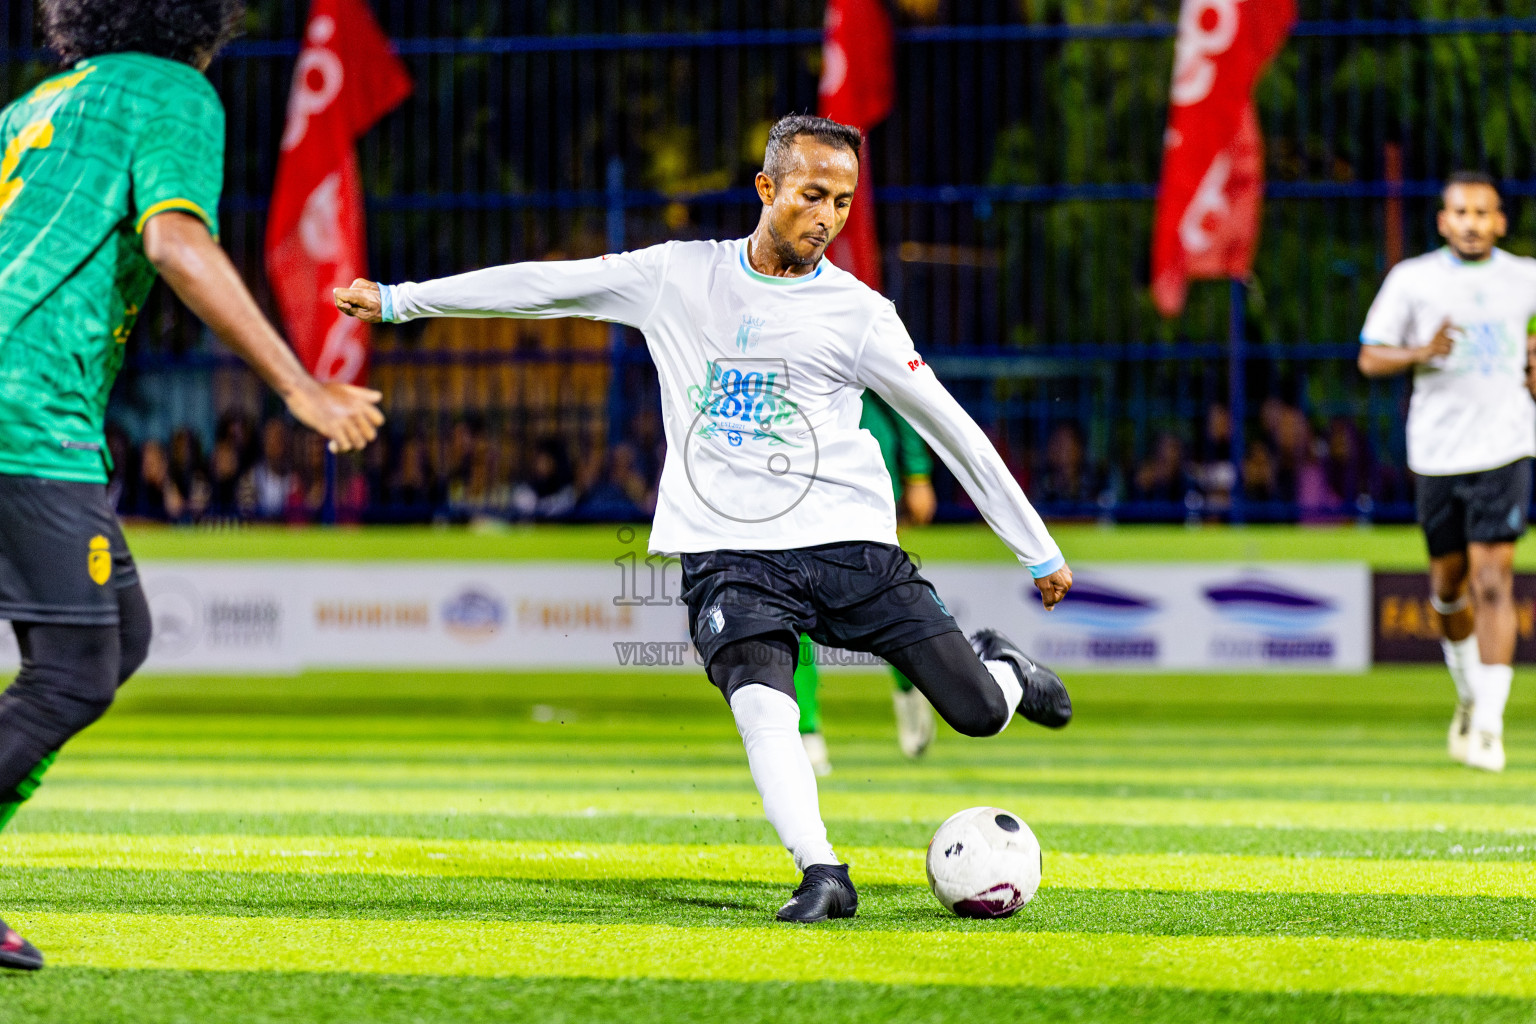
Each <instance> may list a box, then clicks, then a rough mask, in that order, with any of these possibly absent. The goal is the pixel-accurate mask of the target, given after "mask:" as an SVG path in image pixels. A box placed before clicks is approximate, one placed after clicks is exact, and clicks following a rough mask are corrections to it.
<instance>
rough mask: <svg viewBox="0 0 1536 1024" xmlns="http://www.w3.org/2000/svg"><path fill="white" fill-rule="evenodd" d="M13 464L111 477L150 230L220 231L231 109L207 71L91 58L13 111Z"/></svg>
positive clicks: (7, 364) (8, 243)
mask: <svg viewBox="0 0 1536 1024" xmlns="http://www.w3.org/2000/svg"><path fill="white" fill-rule="evenodd" d="M0 154H3V155H0V473H9V474H15V475H22V476H39V477H47V478H50V479H54V480H73V481H79V482H84V483H99V482H104V481H105V480H106V478H107V476H106V464H105V443H104V441H103V437H102V427H103V419H104V417H105V415H106V408H107V395H108V393H109V392H110V391H111V390H112V382H113V381H114V380H115V379H116V378H117V373H118V370H119V369H121V368H122V365H123V347H124V342H125V341H126V339H127V337H128V332H129V331H130V330H131V329H132V328H133V322H134V318H135V317H136V316H137V315H138V312H139V308H140V307H141V306H142V305H143V304H144V300H145V297H146V296H147V295H148V294H149V289H150V286H151V285H152V284H153V283H154V280H155V268H154V265H153V264H151V263H150V262H149V260H148V259H146V258H145V256H144V241H143V237H142V235H143V231H144V225H145V224H146V223H147V222H148V221H149V219H150V218H151V217H153V216H154V215H155V214H157V213H160V212H162V211H165V210H184V211H186V212H188V213H191V214H194V215H196V216H198V217H201V218H202V219H203V220H204V221H205V222H206V223H207V225H208V229H209V230H210V231H212V232H213V233H214V234H217V233H218V222H217V220H216V211H217V208H218V203H219V191H220V188H221V186H222V183H223V177H224V108H223V107H222V105H221V104H220V103H219V97H218V95H217V94H216V93H215V92H214V91H213V87H212V86H211V85H209V84H208V80H207V79H206V78H204V77H203V75H202V74H201V73H200V72H198V71H197V70H196V69H195V68H192V67H190V66H189V65H186V64H181V63H178V62H176V61H172V60H165V59H163V58H160V57H153V56H150V55H148V54H144V53H114V54H108V55H104V56H100V57H93V58H91V59H89V60H84V61H81V62H80V63H78V64H76V65H75V66H74V67H73V68H71V69H70V70H68V71H66V72H64V73H63V74H59V75H55V76H54V77H52V78H49V79H48V80H46V81H44V82H42V83H41V84H40V85H38V86H37V88H35V89H33V90H32V91H31V92H29V93H27V94H26V95H25V96H23V97H21V98H20V99H18V100H16V101H15V102H14V103H12V104H10V105H9V106H7V107H6V108H5V109H4V110H3V111H0Z"/></svg>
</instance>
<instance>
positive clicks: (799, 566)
mask: <svg viewBox="0 0 1536 1024" xmlns="http://www.w3.org/2000/svg"><path fill="white" fill-rule="evenodd" d="M681 561H682V566H683V599H684V601H686V602H687V605H688V613H689V622H690V630H691V633H692V636H693V642H694V646H695V647H697V648H698V650H699V654H700V655H701V656H702V657H703V659H704V664H705V670H706V671H707V672H708V674H709V678H710V681H711V682H713V683H714V684H715V685H716V686H717V687H719V688H720V690H721V692H722V693H723V694H724V696H725V699H726V700H727V701H729V700H730V699H731V696H732V694H734V693H735V692H736V690H738V689H740V688H741V687H742V686H745V685H747V684H749V683H761V684H763V685H766V686H770V687H772V688H774V689H776V690H779V691H780V692H782V693H785V694H787V695H788V696H789V697H790V698H791V699H794V697H795V684H794V671H795V660H796V656H797V652H798V649H799V637H800V635H801V634H805V635H808V636H810V637H811V639H813V640H815V641H816V642H817V643H819V644H822V645H824V646H827V647H836V648H841V649H843V650H850V651H860V652H865V653H869V654H875V655H878V656H880V657H881V658H884V659H885V660H886V661H889V662H890V663H891V664H892V665H893V666H895V667H896V669H897V670H899V671H900V672H901V673H902V674H904V675H905V676H906V677H907V678H909V679H911V680H912V682H913V684H914V685H916V687H917V688H918V689H919V690H921V691H922V692H923V694H924V696H926V697H927V698H928V700H929V702H930V703H931V704H932V705H933V707H934V709H935V710H936V711H937V712H938V713H939V715H940V717H942V718H943V719H944V720H945V721H946V722H948V723H949V724H950V726H951V727H952V728H954V729H955V731H957V732H959V733H962V734H964V735H967V736H990V735H993V734H994V733H996V732H998V731H999V730H1001V729H1002V728H1003V726H1004V725H1006V724H1007V722H1008V719H1009V717H1010V716H1011V715H1012V713H1013V709H1012V708H1010V707H1008V706H1007V704H1006V702H1005V701H1004V698H1003V694H1002V691H1001V690H1000V689H999V688H998V686H997V683H996V681H995V680H994V679H993V678H992V675H991V673H990V672H989V671H988V670H987V667H986V666H985V665H984V664H982V662H981V659H980V658H978V657H977V655H976V652H975V651H974V650H973V649H972V647H971V644H970V642H969V641H967V640H966V638H965V634H963V633H962V632H961V631H960V627H959V625H958V624H957V623H956V622H955V620H954V617H953V616H951V615H950V614H949V609H947V608H945V607H944V603H943V601H942V600H940V598H939V595H938V594H937V593H936V592H935V591H934V589H933V584H931V583H929V582H928V581H927V580H926V579H924V578H923V577H922V575H921V574H920V573H918V571H917V568H916V566H914V565H913V564H912V561H911V559H909V558H908V557H907V554H906V552H905V551H902V550H901V548H899V547H896V546H895V545H892V544H876V543H871V542H864V541H860V542H853V543H841V544H821V545H817V546H815V547H808V548H794V549H791V550H787V551H709V552H702V553H697V554H684V555H682V556H681Z"/></svg>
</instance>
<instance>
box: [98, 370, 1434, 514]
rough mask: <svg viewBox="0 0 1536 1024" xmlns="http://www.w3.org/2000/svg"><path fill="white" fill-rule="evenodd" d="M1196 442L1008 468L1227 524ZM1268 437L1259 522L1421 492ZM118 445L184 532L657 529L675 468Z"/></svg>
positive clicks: (283, 436) (1209, 435)
mask: <svg viewBox="0 0 1536 1024" xmlns="http://www.w3.org/2000/svg"><path fill="white" fill-rule="evenodd" d="M1198 426H1199V427H1200V428H1201V429H1199V430H1198V431H1197V432H1195V433H1196V436H1195V437H1194V438H1193V439H1190V438H1189V437H1188V436H1187V433H1189V432H1186V433H1185V434H1181V433H1179V432H1176V431H1173V430H1169V431H1166V432H1163V433H1159V434H1156V435H1154V436H1153V437H1152V438H1151V439H1150V440H1149V441H1147V442H1146V444H1145V449H1144V453H1143V454H1142V456H1141V457H1140V458H1133V459H1128V460H1118V461H1117V460H1115V459H1112V458H1100V459H1095V458H1093V457H1092V455H1091V453H1090V445H1089V444H1088V441H1087V439H1086V437H1085V435H1084V432H1083V430H1082V428H1081V427H1080V426H1079V425H1078V424H1077V423H1076V422H1072V421H1063V422H1060V423H1057V424H1056V425H1054V426H1053V427H1052V428H1051V429H1050V430H1049V431H1048V432H1047V434H1046V436H1045V437H1044V440H1043V443H1040V444H1038V445H1037V446H1035V448H1034V450H1033V451H1031V452H1030V453H1029V454H1027V455H1025V456H1024V457H1023V458H1013V457H1010V458H1009V459H1008V461H1009V462H1010V464H1011V465H1012V466H1013V469H1014V472H1015V474H1016V475H1017V476H1018V477H1019V479H1020V482H1021V483H1022V484H1023V485H1024V487H1025V490H1026V492H1027V493H1028V494H1029V496H1030V498H1031V499H1032V500H1033V501H1034V503H1035V504H1036V505H1038V506H1039V507H1040V508H1041V509H1042V510H1043V511H1045V512H1046V513H1047V514H1050V515H1054V516H1057V517H1098V516H1103V515H1113V516H1115V517H1117V518H1122V519H1156V520H1174V521H1177V520H1181V519H1199V518H1213V519H1214V518H1220V517H1221V516H1223V515H1225V514H1226V513H1227V512H1228V511H1229V510H1230V508H1231V502H1232V493H1233V488H1234V485H1235V483H1236V481H1237V475H1238V472H1237V468H1236V467H1235V466H1234V465H1233V463H1232V462H1231V460H1230V458H1229V455H1228V453H1229V451H1230V445H1231V440H1232V419H1231V415H1230V413H1229V411H1228V410H1227V408H1226V407H1225V406H1223V405H1219V404H1218V405H1211V406H1209V407H1208V408H1207V410H1206V415H1205V418H1204V422H1203V424H1198ZM1256 426H1257V429H1256V430H1255V429H1253V428H1252V427H1250V429H1249V432H1248V436H1247V438H1246V443H1245V450H1246V457H1245V458H1244V460H1243V464H1242V470H1241V472H1242V483H1243V496H1244V501H1245V510H1246V511H1247V514H1248V515H1249V517H1250V518H1257V519H1264V518H1275V519H1292V520H1297V519H1299V520H1300V521H1302V522H1326V521H1331V520H1339V519H1347V518H1354V517H1357V516H1362V515H1366V514H1369V513H1370V512H1371V510H1372V507H1373V502H1375V501H1377V500H1380V499H1382V498H1383V497H1384V498H1386V499H1388V500H1406V498H1407V481H1406V480H1403V479H1401V473H1400V472H1399V471H1396V470H1394V469H1393V468H1392V467H1390V466H1385V465H1381V464H1378V463H1376V462H1374V461H1373V460H1371V458H1370V457H1369V454H1368V451H1367V446H1366V445H1365V444H1364V443H1363V441H1362V438H1361V436H1360V432H1359V428H1358V426H1357V425H1356V423H1355V422H1354V421H1353V420H1351V419H1349V418H1347V417H1343V416H1336V417H1334V418H1332V419H1330V420H1328V421H1326V422H1325V423H1322V424H1320V425H1319V424H1315V423H1314V422H1313V421H1312V420H1311V419H1310V418H1309V417H1307V416H1306V415H1305V414H1304V413H1303V412H1302V411H1301V410H1300V409H1298V408H1297V407H1295V406H1292V405H1289V404H1287V403H1285V402H1284V401H1281V400H1280V399H1278V398H1270V399H1268V400H1266V401H1265V402H1264V403H1263V404H1262V405H1261V407H1260V409H1259V413H1258V416H1257V424H1256ZM107 440H108V447H109V449H110V451H111V454H112V458H113V462H114V464H115V469H114V472H113V476H112V484H111V488H112V495H113V498H114V500H115V502H116V506H117V509H118V512H119V514H121V515H123V516H124V517H128V518H139V519H150V520H159V521H162V522H175V523H194V522H225V521H241V522H276V523H313V522H323V521H333V522H341V523H358V522H376V523H431V522H439V523H442V522H447V523H468V522H489V521H502V522H518V521H532V520H560V521H588V522H625V521H642V520H646V519H649V518H650V516H651V514H652V512H654V510H655V507H656V488H657V483H658V481H659V479H660V475H661V465H662V461H663V459H664V457H665V454H666V445H665V441H664V440H663V437H662V431H661V423H660V418H659V417H658V416H657V415H656V413H655V412H643V413H641V414H639V415H638V416H636V417H635V418H634V419H633V420H632V421H631V422H630V423H629V425H628V429H627V431H626V432H625V433H624V436H623V438H622V439H621V440H618V441H616V442H615V443H612V444H609V443H607V439H606V438H605V437H583V436H582V434H581V432H580V431H568V432H567V433H565V434H559V433H545V434H542V435H531V434H528V433H526V432H522V433H520V432H515V431H512V430H509V429H508V428H507V427H505V426H504V425H503V426H498V425H494V424H488V423H487V422H485V421H484V420H483V419H480V418H477V417H474V416H464V417H458V418H454V419H452V420H450V421H447V422H442V423H439V422H437V421H433V422H431V423H417V424H413V425H410V426H408V427H407V428H406V429H402V430H399V431H398V432H395V433H391V434H388V435H385V436H383V437H381V438H380V440H379V441H378V442H377V443H375V444H374V445H371V446H370V447H369V448H368V449H367V451H365V452H363V453H362V454H360V455H350V456H345V457H341V458H337V459H335V460H334V461H333V462H331V463H329V464H328V460H327V458H326V451H325V444H324V442H323V441H322V440H321V439H320V438H319V437H318V436H317V435H315V434H313V433H312V432H310V431H308V430H302V429H298V428H296V427H295V426H293V425H292V423H291V422H290V421H288V420H287V419H284V418H272V419H268V420H266V421H264V422H261V423H256V422H254V421H252V420H250V419H246V418H243V417H238V416H228V417H225V418H224V419H223V420H221V421H220V422H219V424H218V427H217V429H216V431H215V432H214V438H213V443H212V447H211V449H210V450H207V451H205V450H204V445H203V443H202V441H201V440H200V439H199V437H198V435H197V433H196V432H194V431H193V430H191V429H190V428H186V427H183V428H181V429H178V430H176V431H174V432H173V433H172V434H171V435H170V437H169V438H166V439H163V440H162V439H159V438H150V439H146V440H144V441H143V442H142V443H141V444H139V445H137V446H135V445H134V444H132V443H131V442H130V440H129V438H128V436H127V435H126V434H125V433H124V432H123V431H121V430H119V429H116V428H109V430H108V438H107ZM941 477H942V471H941ZM936 483H938V484H939V489H940V499H941V501H943V502H945V503H946V504H947V508H945V509H941V512H944V513H947V514H946V515H944V516H943V517H944V518H956V517H963V516H964V515H965V513H966V511H967V510H968V507H969V502H968V500H967V499H966V497H965V495H964V494H963V493H961V492H960V491H959V490H958V489H956V488H954V487H953V486H952V485H946V484H945V483H944V482H943V481H942V480H939V481H936ZM328 489H329V493H330V500H329V502H328V501H327V494H328Z"/></svg>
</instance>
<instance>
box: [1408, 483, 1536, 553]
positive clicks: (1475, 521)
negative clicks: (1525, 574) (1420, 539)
mask: <svg viewBox="0 0 1536 1024" xmlns="http://www.w3.org/2000/svg"><path fill="white" fill-rule="evenodd" d="M1531 464H1532V460H1531V459H1519V460H1517V461H1515V462H1511V463H1510V464H1509V465H1507V466H1500V467H1499V468H1497V469H1485V470H1482V471H1481V472H1477V473H1458V474H1457V475H1455V476H1418V475H1417V474H1415V476H1414V480H1415V482H1416V483H1417V485H1418V501H1417V504H1418V511H1419V525H1420V526H1422V527H1423V528H1424V539H1425V540H1426V541H1428V542H1429V557H1430V558H1439V557H1440V556H1441V555H1449V554H1451V553H1452V552H1455V551H1465V550H1466V547H1467V545H1468V544H1469V543H1476V544H1502V543H1507V542H1514V541H1517V540H1519V539H1520V538H1521V537H1523V536H1524V535H1525V527H1526V520H1527V516H1528V515H1529V513H1530V508H1531Z"/></svg>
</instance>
